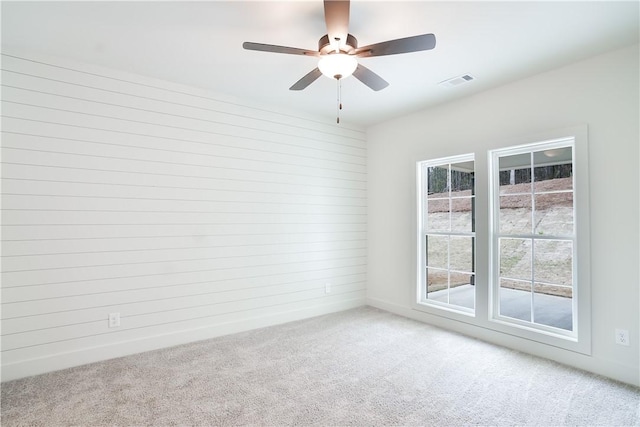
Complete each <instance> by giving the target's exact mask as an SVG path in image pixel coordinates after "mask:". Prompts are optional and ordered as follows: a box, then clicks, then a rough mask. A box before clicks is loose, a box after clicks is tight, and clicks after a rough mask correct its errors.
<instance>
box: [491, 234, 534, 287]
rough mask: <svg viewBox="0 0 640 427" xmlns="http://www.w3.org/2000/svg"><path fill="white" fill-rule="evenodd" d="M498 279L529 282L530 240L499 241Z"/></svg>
mask: <svg viewBox="0 0 640 427" xmlns="http://www.w3.org/2000/svg"><path fill="white" fill-rule="evenodd" d="M499 244H500V277H501V278H502V277H505V278H509V279H522V280H531V239H504V238H503V239H500V242H499Z"/></svg>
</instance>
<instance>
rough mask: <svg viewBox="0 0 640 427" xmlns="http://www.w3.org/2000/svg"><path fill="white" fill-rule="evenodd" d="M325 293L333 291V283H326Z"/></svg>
mask: <svg viewBox="0 0 640 427" xmlns="http://www.w3.org/2000/svg"><path fill="white" fill-rule="evenodd" d="M324 293H325V294H330V293H331V283H325V284H324Z"/></svg>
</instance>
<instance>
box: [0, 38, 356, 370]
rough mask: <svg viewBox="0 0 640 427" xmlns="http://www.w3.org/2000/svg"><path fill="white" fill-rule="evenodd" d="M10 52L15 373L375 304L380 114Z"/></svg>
mask: <svg viewBox="0 0 640 427" xmlns="http://www.w3.org/2000/svg"><path fill="white" fill-rule="evenodd" d="M4 52H5V54H3V56H2V68H3V71H2V331H1V332H2V342H1V350H2V367H3V369H2V380H3V381H4V380H10V379H13V378H19V377H22V376H26V375H32V374H35V373H39V372H44V371H47V370H54V369H59V368H63V367H67V366H73V365H77V364H81V363H86V362H91V361H93V360H99V359H103V358H108V357H115V356H120V355H123V354H127V353H131V352H136V351H143V350H147V349H152V348H158V347H162V346H165V345H173V344H178V343H181V342H188V341H190V340H193V339H201V338H207V337H210V336H216V335H219V334H224V333H229V332H234V331H237V330H243V329H248V328H254V327H259V326H263V325H268V324H273V323H278V322H283V321H287V320H294V319H297V318H303V317H307V316H311V315H317V314H322V313H326V312H331V311H335V310H339V309H345V308H349V307H353V306H357V305H362V304H364V297H365V279H366V278H365V272H366V222H367V218H366V204H367V199H366V181H367V178H366V147H365V135H364V133H363V132H362V130H360V129H357V128H348V127H344V126H340V127H338V126H336V125H334V124H332V123H327V122H323V121H322V120H313V119H310V118H301V117H298V115H292V114H286V113H283V112H281V111H273V110H270V109H268V108H257V107H256V106H252V105H249V104H247V103H244V102H237V101H235V102H231V101H230V100H229V99H226V98H224V97H221V96H218V95H212V94H210V93H207V92H205V91H201V90H198V89H195V88H189V87H184V86H179V85H175V84H170V83H165V82H159V81H157V80H153V79H150V78H146V77H141V76H133V75H128V74H123V73H120V72H116V71H112V70H104V69H99V68H96V67H93V66H89V65H85V64H71V63H69V62H67V61H62V60H59V59H51V58H45V57H42V56H34V55H31V54H25V53H22V52H15V51H10V52H9V53H7V50H6V49H5V51H4ZM325 283H331V285H332V287H331V293H328V294H327V293H325ZM113 312H118V313H120V315H121V326H120V327H118V328H109V327H108V321H107V319H108V315H109V313H113Z"/></svg>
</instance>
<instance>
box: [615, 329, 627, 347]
mask: <svg viewBox="0 0 640 427" xmlns="http://www.w3.org/2000/svg"><path fill="white" fill-rule="evenodd" d="M616 344H620V345H629V331H628V330H626V329H616Z"/></svg>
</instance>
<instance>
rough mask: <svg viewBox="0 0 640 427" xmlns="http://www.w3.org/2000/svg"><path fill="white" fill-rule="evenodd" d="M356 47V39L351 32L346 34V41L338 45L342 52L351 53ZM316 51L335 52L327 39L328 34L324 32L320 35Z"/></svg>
mask: <svg viewBox="0 0 640 427" xmlns="http://www.w3.org/2000/svg"><path fill="white" fill-rule="evenodd" d="M357 48H358V39H356V38H355V37H354V36H352V35H351V34H347V42H346V43H345V44H344V45H341V46H340V51H341V52H342V53H347V54H348V53H351V52H353V51H354V50H356V49H357ZM318 52H320V53H321V54H323V55H324V54H330V53H333V52H335V49H334V48H333V47H332V46H331V41H330V40H329V35H328V34H325V35H324V36H322V37H320V40H318Z"/></svg>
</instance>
